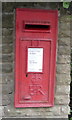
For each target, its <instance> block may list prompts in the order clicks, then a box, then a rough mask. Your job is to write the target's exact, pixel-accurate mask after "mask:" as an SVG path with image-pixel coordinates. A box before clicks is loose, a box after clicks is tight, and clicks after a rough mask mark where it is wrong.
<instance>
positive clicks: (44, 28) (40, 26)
mask: <svg viewBox="0 0 72 120" xmlns="http://www.w3.org/2000/svg"><path fill="white" fill-rule="evenodd" d="M24 29H25V30H36V31H37V30H40V31H50V25H44V24H25V27H24Z"/></svg>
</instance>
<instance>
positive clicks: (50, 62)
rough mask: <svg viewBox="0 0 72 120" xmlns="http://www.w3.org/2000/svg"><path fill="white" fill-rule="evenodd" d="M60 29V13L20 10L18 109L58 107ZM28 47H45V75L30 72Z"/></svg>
mask: <svg viewBox="0 0 72 120" xmlns="http://www.w3.org/2000/svg"><path fill="white" fill-rule="evenodd" d="M57 27H58V13H57V10H37V9H24V8H17V9H16V46H15V48H16V49H15V107H51V106H53V105H54V88H55V71H56V42H57V31H58V29H57ZM28 48H37V49H38V48H43V53H42V54H43V59H42V61H43V63H42V64H43V65H42V71H41V72H39V71H38V72H37V71H35V72H33V71H31V72H28V71H27V69H28V59H29V58H28ZM32 50H34V49H32ZM38 50H39V49H38ZM33 59H34V58H33Z"/></svg>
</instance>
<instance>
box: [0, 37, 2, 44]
mask: <svg viewBox="0 0 72 120" xmlns="http://www.w3.org/2000/svg"><path fill="white" fill-rule="evenodd" d="M1 44H2V36H0V45H1Z"/></svg>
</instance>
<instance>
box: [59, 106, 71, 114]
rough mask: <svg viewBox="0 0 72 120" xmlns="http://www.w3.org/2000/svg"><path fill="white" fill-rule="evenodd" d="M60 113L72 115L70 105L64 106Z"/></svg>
mask: <svg viewBox="0 0 72 120" xmlns="http://www.w3.org/2000/svg"><path fill="white" fill-rule="evenodd" d="M60 111H61V115H64V114H65V115H68V114H70V108H69V106H68V105H66V106H64V105H62V106H61V108H60Z"/></svg>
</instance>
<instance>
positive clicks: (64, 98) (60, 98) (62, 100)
mask: <svg viewBox="0 0 72 120" xmlns="http://www.w3.org/2000/svg"><path fill="white" fill-rule="evenodd" d="M69 102H70V100H69V95H57V96H55V105H68V104H69Z"/></svg>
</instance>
